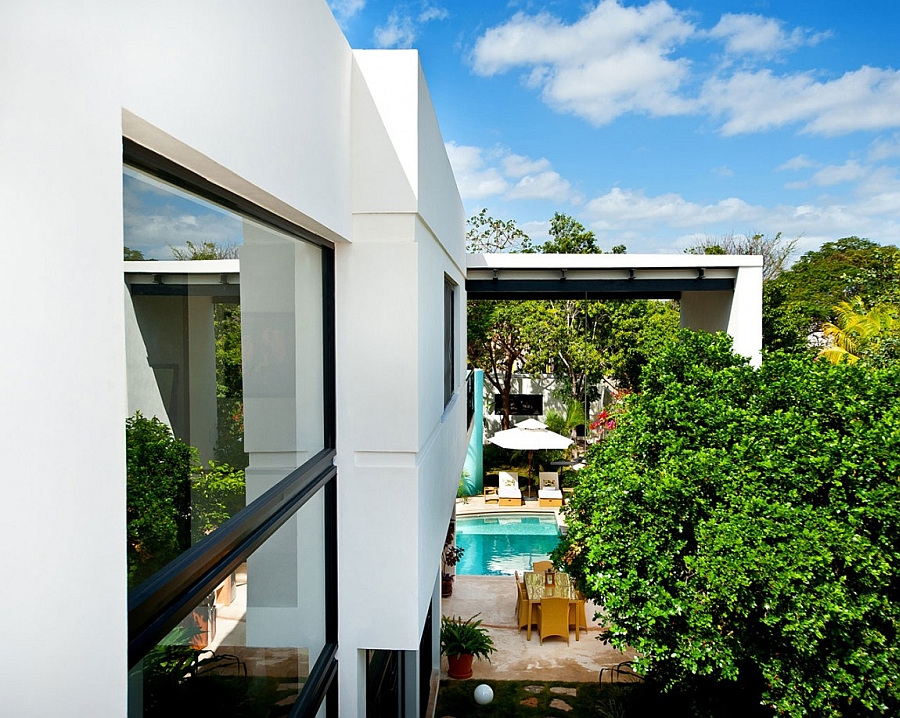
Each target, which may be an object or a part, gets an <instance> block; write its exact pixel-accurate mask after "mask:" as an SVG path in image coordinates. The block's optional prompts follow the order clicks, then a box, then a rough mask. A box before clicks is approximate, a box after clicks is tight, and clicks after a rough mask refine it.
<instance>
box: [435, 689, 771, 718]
mask: <svg viewBox="0 0 900 718" xmlns="http://www.w3.org/2000/svg"><path fill="white" fill-rule="evenodd" d="M480 683H487V684H488V685H489V686H490V687H491V688H492V689H493V691H494V700H493V701H492V702H491V703H489V704H488V705H486V706H480V705H478V704H477V703H476V702H475V699H474V697H473V695H472V694H473V692H474V691H475V687H476V686H477V685H479V684H480ZM529 686H537V687H539V688H540V691H536V692H529V691H527V690H526V687H529ZM552 687H568V688H575V689H576V690H577V691H578V693H577V695H576V696H568V695H563V694H557V693H553V692H552V691H551V690H550V689H551V688H552ZM530 699H534V700H530ZM554 699H558V700H562V701H565V703H567V704H568V705H569V706H571V708H572V710H570V711H566V710H563V709H561V708H553V707H551V705H550V704H551V702H552V701H553V700H554ZM523 701H529V702H530V704H529V703H523ZM657 715H659V716H666V718H699V717H701V716H703V717H705V718H768V717H769V716H771V715H772V713H771V712H770V711H768V710H766V709H764V708H762V707H761V706H759V705H758V703H756V702H755V701H753V700H750V699H748V697H747V696H746V695H744V694H743V693H741V691H740V690H738V689H737V688H736V687H734V686H731V685H721V684H715V685H710V686H706V687H704V688H703V689H702V690H701V689H699V688H698V689H697V690H695V691H690V692H680V693H660V692H659V691H658V690H657V689H656V688H655V687H654V686H652V685H649V684H646V683H632V684H621V683H619V684H603V685H601V684H600V683H566V682H546V681H488V680H484V681H482V680H469V681H450V680H443V681H441V685H440V689H439V692H438V699H437V710H436V711H435V716H436V718H444V717H445V716H454V718H463V717H464V716H479V717H481V716H483V717H484V718H488V717H490V716H497V717H498V718H499V717H501V716H535V718H544V717H545V716H569V718H587V717H588V716H590V718H643V717H644V716H657Z"/></svg>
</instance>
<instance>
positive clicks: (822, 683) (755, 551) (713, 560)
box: [555, 332, 900, 717]
mask: <svg viewBox="0 0 900 718" xmlns="http://www.w3.org/2000/svg"><path fill="white" fill-rule="evenodd" d="M730 349H731V343H730V339H728V338H727V337H725V336H724V335H722V336H715V337H713V336H709V335H701V334H692V333H689V332H685V333H683V334H682V337H681V340H680V342H678V343H676V344H673V345H671V346H670V347H668V348H667V350H666V351H664V352H662V353H661V354H660V355H659V356H658V357H656V358H655V359H653V360H652V361H651V362H650V363H649V365H648V366H647V368H646V369H645V371H644V375H643V379H642V392H641V393H640V394H636V395H634V396H632V397H630V398H629V399H628V400H627V401H626V403H625V406H626V410H625V412H624V413H623V415H622V416H621V417H620V418H619V420H618V424H617V427H616V428H615V429H614V430H612V431H611V432H609V435H608V436H607V438H606V440H605V441H604V442H602V443H600V444H598V445H596V446H595V447H593V449H592V450H591V452H590V453H589V462H588V466H587V467H586V468H585V469H583V470H582V472H581V476H580V477H579V482H578V485H577V486H576V488H575V492H574V494H573V496H572V499H571V501H570V502H569V504H568V507H567V509H566V517H567V522H568V527H569V528H568V535H567V537H566V538H565V540H564V541H563V542H562V544H561V546H560V548H559V549H558V552H557V555H556V556H555V558H556V559H557V560H565V561H567V562H569V563H570V565H571V568H570V570H571V571H572V572H573V573H574V574H575V575H576V576H577V578H578V582H579V584H580V585H581V587H582V589H583V590H584V591H585V593H586V594H587V595H588V596H589V597H590V598H591V599H593V600H594V601H596V602H597V603H599V604H601V605H603V606H605V610H606V611H607V614H608V615H607V618H606V619H605V622H606V624H607V625H608V626H609V632H608V638H610V639H611V641H612V643H613V645H615V646H617V647H624V646H626V645H630V646H632V647H633V648H634V649H635V650H636V651H637V653H638V656H639V657H638V659H637V666H638V667H639V668H640V669H641V670H642V671H644V672H649V673H651V674H653V675H654V676H655V677H656V678H658V679H659V680H660V681H661V682H662V683H663V684H665V685H668V686H679V685H680V686H683V685H686V684H690V683H691V682H692V681H696V677H697V676H705V677H709V678H711V679H715V680H725V681H734V682H735V683H736V684H737V685H739V686H742V687H745V688H747V687H749V689H751V690H753V691H755V692H756V693H757V695H758V696H759V697H760V698H761V699H762V700H763V701H764V702H765V703H766V704H768V705H770V706H772V707H774V708H775V709H776V710H777V711H778V712H779V713H782V714H786V715H790V716H798V717H799V716H843V715H897V714H898V713H900V637H898V627H900V601H898V599H900V480H898V477H900V367H898V366H897V365H894V366H893V367H889V368H887V369H879V370H872V369H866V368H865V367H862V366H859V365H845V364H842V365H832V364H829V363H828V362H823V361H818V362H817V361H813V360H812V359H810V358H807V357H805V356H803V355H795V356H787V355H777V354H776V355H770V356H767V357H765V358H764V361H763V363H762V366H761V367H760V368H759V369H754V368H752V367H751V366H749V364H748V363H747V362H746V361H745V360H743V359H741V358H739V357H736V356H734V355H733V354H732V353H731V350H730Z"/></svg>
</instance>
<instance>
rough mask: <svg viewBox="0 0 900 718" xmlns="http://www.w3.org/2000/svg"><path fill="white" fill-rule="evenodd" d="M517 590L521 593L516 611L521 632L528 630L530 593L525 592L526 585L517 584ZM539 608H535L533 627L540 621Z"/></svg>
mask: <svg viewBox="0 0 900 718" xmlns="http://www.w3.org/2000/svg"><path fill="white" fill-rule="evenodd" d="M516 590H517V591H518V592H519V604H518V607H517V610H516V614H517V617H518V619H519V630H520V631H521V630H522V629H523V628H528V593H527V592H526V591H525V584H524V583H518V582H517V583H516ZM537 608H538V607H537V606H535V610H534V612H533V615H532V617H531V623H532V625H533V624H535V623H536V622H537V621H538V620H539V619H538V616H540V611H538V610H537Z"/></svg>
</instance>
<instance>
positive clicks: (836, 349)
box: [819, 299, 900, 365]
mask: <svg viewBox="0 0 900 718" xmlns="http://www.w3.org/2000/svg"><path fill="white" fill-rule="evenodd" d="M834 310H835V312H836V313H837V315H838V321H837V323H836V324H832V323H831V322H826V323H825V326H824V329H823V331H824V334H825V338H826V339H827V340H828V341H829V344H828V346H826V347H824V348H823V349H822V350H821V351H820V352H819V356H821V357H824V358H825V359H828V360H829V361H830V362H832V363H835V364H837V363H838V362H841V361H849V362H850V363H851V364H853V363H856V362H857V361H859V360H860V358H865V359H867V360H869V361H870V362H873V363H875V364H879V365H883V364H887V363H891V362H896V361H898V360H900V307H898V306H896V305H893V304H876V305H875V306H874V307H872V308H871V309H869V310H866V308H865V305H863V303H862V301H861V300H859V299H857V300H856V301H855V302H853V303H852V304H851V303H850V302H841V303H840V304H839V305H837V306H836V307H835V308H834Z"/></svg>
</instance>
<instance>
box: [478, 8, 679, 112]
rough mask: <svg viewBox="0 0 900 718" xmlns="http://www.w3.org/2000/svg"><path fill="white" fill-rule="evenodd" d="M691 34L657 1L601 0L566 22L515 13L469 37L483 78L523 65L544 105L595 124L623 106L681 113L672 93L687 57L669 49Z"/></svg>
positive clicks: (676, 96) (624, 109)
mask: <svg viewBox="0 0 900 718" xmlns="http://www.w3.org/2000/svg"><path fill="white" fill-rule="evenodd" d="M694 32H695V29H694V26H693V25H692V24H691V23H689V22H688V21H687V20H685V19H684V17H683V16H682V15H681V14H680V13H678V12H677V11H676V10H674V9H673V8H672V7H671V6H669V5H668V4H667V3H665V2H662V1H660V0H655V1H654V2H651V3H649V4H647V5H645V6H643V7H623V6H621V5H619V3H618V2H616V1H615V0H601V2H599V3H598V4H597V6H596V7H594V8H593V9H591V10H589V11H588V12H587V13H586V14H585V15H584V16H583V17H582V18H581V19H579V20H578V21H576V22H575V23H572V24H565V23H563V22H562V21H560V20H559V19H558V18H556V17H554V16H552V15H550V14H548V13H540V14H538V15H526V14H524V13H517V14H516V15H514V16H513V17H512V18H511V19H510V20H509V21H507V22H506V23H504V24H502V25H498V26H497V27H494V28H491V29H489V30H487V31H486V32H485V33H484V35H482V36H481V37H480V38H479V39H478V40H477V42H476V44H475V48H474V50H473V54H472V62H473V70H474V71H475V72H476V73H478V74H480V75H486V76H490V75H494V74H497V73H502V72H506V71H508V70H510V69H513V68H515V67H524V68H526V69H528V74H527V79H526V84H527V85H528V86H529V87H533V88H540V89H541V91H542V96H543V99H544V101H545V102H546V103H547V104H549V105H550V106H552V107H554V108H556V109H558V110H560V111H562V112H569V113H572V114H575V115H578V116H580V117H584V118H585V119H587V120H589V121H590V122H592V123H594V124H596V125H603V124H606V123H608V122H610V121H612V120H613V119H615V118H616V117H618V116H619V115H622V114H624V113H626V112H645V113H649V114H651V115H657V116H663V115H675V114H682V113H685V112H688V111H690V109H691V106H692V102H691V101H690V100H688V99H686V98H684V97H682V96H680V95H679V94H678V90H679V88H680V87H681V85H682V83H683V82H684V81H685V80H686V79H687V77H688V72H689V62H688V60H687V59H685V58H672V57H671V55H672V53H673V48H674V47H675V46H677V45H679V44H681V43H683V42H684V41H685V40H686V39H687V38H689V37H690V36H691V35H692V34H694Z"/></svg>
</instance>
